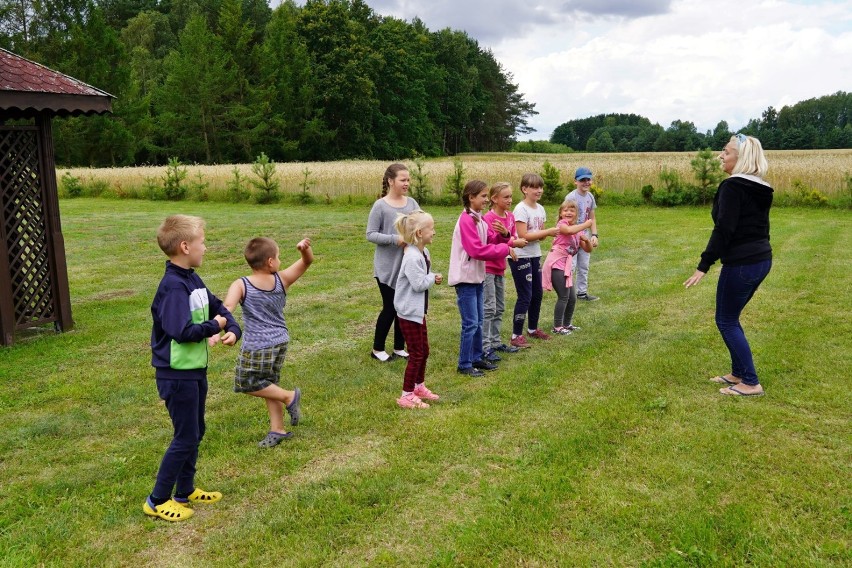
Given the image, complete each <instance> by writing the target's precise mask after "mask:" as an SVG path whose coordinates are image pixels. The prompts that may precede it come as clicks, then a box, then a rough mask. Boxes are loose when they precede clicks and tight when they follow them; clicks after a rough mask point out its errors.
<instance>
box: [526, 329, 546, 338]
mask: <svg viewBox="0 0 852 568" xmlns="http://www.w3.org/2000/svg"><path fill="white" fill-rule="evenodd" d="M527 335H529V336H530V337H535V338H536V339H542V340H546V339H550V336H549V335H547V334H546V333H544V332H543V331H541V330H540V329H536V330H534V331H532V332H529V331H528V332H527Z"/></svg>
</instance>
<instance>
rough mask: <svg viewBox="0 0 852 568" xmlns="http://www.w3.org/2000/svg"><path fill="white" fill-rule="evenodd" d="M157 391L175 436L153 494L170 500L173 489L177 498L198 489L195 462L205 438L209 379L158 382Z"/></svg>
mask: <svg viewBox="0 0 852 568" xmlns="http://www.w3.org/2000/svg"><path fill="white" fill-rule="evenodd" d="M157 391H158V392H159V394H160V398H162V399H163V400H164V401H165V402H166V408H167V409H168V411H169V416H170V417H171V419H172V425H173V426H174V437H173V438H172V443H171V444H170V445H169V448H168V449H167V450H166V453H165V455H164V456H163V461H162V462H161V463H160V470H159V471H158V472H157V482H156V484H155V485H154V490H153V491H152V492H151V495H152V496H153V497H155V498H157V499H168V498H170V497H171V496H172V488H173V487H174V488H175V495H184V496H185V495H189V494H190V493H192V492H193V491H194V490H195V462H196V461H197V460H198V446H199V444H201V439H202V438H203V437H204V430H205V424H204V407H205V402H206V400H207V378H204V379H203V380H200V381H194V380H179V379H157Z"/></svg>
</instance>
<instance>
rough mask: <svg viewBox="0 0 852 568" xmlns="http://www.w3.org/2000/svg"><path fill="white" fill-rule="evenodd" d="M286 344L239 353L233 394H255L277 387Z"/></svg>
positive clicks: (285, 352)
mask: <svg viewBox="0 0 852 568" xmlns="http://www.w3.org/2000/svg"><path fill="white" fill-rule="evenodd" d="M286 354H287V343H279V344H278V345H275V346H273V347H265V348H263V349H257V350H254V351H240V358H239V359H238V360H237V368H236V370H235V374H234V392H255V391H259V390H261V389H265V388H266V387H268V386H269V385H277V384H278V380H279V379H280V377H281V366H282V365H284V356H285V355H286Z"/></svg>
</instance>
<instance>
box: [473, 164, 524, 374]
mask: <svg viewBox="0 0 852 568" xmlns="http://www.w3.org/2000/svg"><path fill="white" fill-rule="evenodd" d="M488 196H489V198H490V199H491V211H489V212H488V213H486V214H485V215H484V216H483V217H482V218H483V219H485V222H486V223H487V224H488V226H489V227H491V228H492V229H494V230H495V231H496V232H497V233H498V234H499V235H501V236H502V235H506V237H503V238H505V239H507V244H508V245H509V246H510V247H512V248H514V247H525V246H527V240H526V239H522V238H520V237H518V231H517V230H516V229H515V216H514V215H513V214H512V212H511V211H509V209H510V208H511V207H512V186H511V185H510V184H509V182H506V181H498V182H497V183H495V184H494V185H492V186H491V191H489V195H488ZM505 272H506V258H505V257H503V258H500V259H497V260H486V261H485V322H484V324H483V328H482V348H483V350H484V351H485V360H486V361H490V362H492V363H495V362H497V361H499V360H500V356H499V355H498V354H497V352H498V351H499V352H503V353H516V352H517V351H519V350H520V349H519V348H518V347H515V346H513V345H506V344H505V343H503V342H502V341H500V325H501V324H502V323H503V311H504V310H505V308H506V304H505V301H504V298H505V292H506V288H505V279H504V276H503V275H504V274H505Z"/></svg>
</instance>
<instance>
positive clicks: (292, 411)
mask: <svg viewBox="0 0 852 568" xmlns="http://www.w3.org/2000/svg"><path fill="white" fill-rule="evenodd" d="M293 392H294V393H295V394H294V395H293V400H292V401H291V402H290V404H288V405H287V414H289V415H290V426H296V425H297V424H298V423H299V420H300V419H301V418H302V407H301V405H300V403H301V401H302V391H301V390H300V389H299V387H296V388H295V389H294V390H293Z"/></svg>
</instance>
